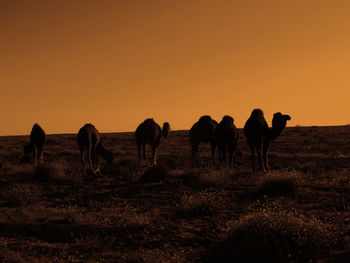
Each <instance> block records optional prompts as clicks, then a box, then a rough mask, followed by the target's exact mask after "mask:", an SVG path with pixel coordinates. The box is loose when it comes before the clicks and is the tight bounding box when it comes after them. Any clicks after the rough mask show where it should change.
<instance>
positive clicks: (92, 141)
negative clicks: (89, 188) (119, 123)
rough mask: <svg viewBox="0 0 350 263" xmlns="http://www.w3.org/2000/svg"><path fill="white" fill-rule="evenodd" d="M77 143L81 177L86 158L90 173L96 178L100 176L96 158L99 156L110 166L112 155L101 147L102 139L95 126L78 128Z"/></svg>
mask: <svg viewBox="0 0 350 263" xmlns="http://www.w3.org/2000/svg"><path fill="white" fill-rule="evenodd" d="M77 142H78V146H79V149H80V155H81V163H82V167H83V176H85V175H86V171H85V160H86V158H87V160H86V161H87V162H88V163H89V166H90V170H91V171H92V173H93V174H94V175H96V176H102V173H101V171H100V166H99V158H98V157H99V156H101V157H102V158H103V159H104V160H105V161H106V162H107V163H108V164H111V163H112V162H113V154H112V153H111V152H109V151H108V150H106V149H105V148H104V147H103V145H102V139H101V137H100V134H99V132H98V130H97V129H96V128H95V126H94V125H92V124H90V123H88V124H85V125H84V126H83V127H82V128H80V130H79V132H78V135H77ZM85 154H86V156H85Z"/></svg>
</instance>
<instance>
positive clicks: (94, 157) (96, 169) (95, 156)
mask: <svg viewBox="0 0 350 263" xmlns="http://www.w3.org/2000/svg"><path fill="white" fill-rule="evenodd" d="M92 165H93V169H94V174H95V175H96V176H102V174H101V171H100V165H99V160H98V153H97V148H96V147H94V148H93V150H92Z"/></svg>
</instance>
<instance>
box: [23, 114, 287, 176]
mask: <svg viewBox="0 0 350 263" xmlns="http://www.w3.org/2000/svg"><path fill="white" fill-rule="evenodd" d="M290 119H291V117H290V116H289V115H283V114H281V113H280V112H277V113H275V114H274V115H273V119H272V127H271V128H269V126H268V124H267V122H266V120H265V118H264V113H263V111H262V110H260V109H254V110H253V111H252V113H251V115H250V117H249V119H248V120H247V121H246V123H245V125H244V135H245V137H246V139H247V142H248V145H249V148H250V151H251V157H252V158H251V159H252V168H253V170H254V171H256V170H258V171H266V170H268V169H269V166H268V156H267V153H268V148H269V145H270V142H271V141H273V140H275V139H276V138H278V137H279V136H280V135H281V133H282V131H283V129H284V128H285V127H286V125H287V121H288V120H290ZM169 131H170V124H169V123H168V122H165V123H164V124H163V127H162V128H161V127H160V126H159V125H158V124H157V123H156V122H155V121H154V120H153V119H151V118H149V119H146V120H145V121H144V122H142V123H141V124H140V125H139V126H138V127H137V129H136V131H135V139H136V145H137V150H138V164H139V167H140V166H141V151H142V155H143V158H144V161H145V163H146V165H147V166H148V165H149V164H148V161H147V156H146V144H149V145H150V146H151V148H152V159H153V165H156V164H157V152H158V147H159V145H160V143H161V141H162V140H163V139H166V138H167V137H168V135H169ZM189 138H190V143H191V149H192V165H193V166H194V167H197V166H199V162H198V157H197V151H198V147H199V145H200V143H210V146H211V156H212V161H213V162H214V163H215V159H214V155H215V150H216V148H218V152H219V165H220V166H221V165H223V166H224V167H227V165H229V166H230V167H233V166H235V165H236V156H237V155H240V154H241V153H240V151H239V149H238V147H237V144H238V132H237V128H236V126H235V124H234V119H233V118H232V117H231V116H228V115H226V116H224V117H223V118H222V120H221V122H220V123H218V122H216V121H215V120H213V119H212V118H211V117H210V116H209V115H204V116H202V117H200V119H199V120H198V121H197V122H196V123H194V124H193V126H192V127H191V129H190V131H189ZM45 141H46V134H45V132H44V130H43V129H42V128H41V127H40V126H39V125H38V124H34V126H33V128H32V131H31V133H30V142H29V143H28V144H26V145H24V147H23V157H22V158H21V161H22V162H28V161H29V160H30V155H31V154H33V153H34V165H35V166H41V165H42V164H43V162H44V159H43V147H44V145H45ZM77 143H78V146H79V150H80V154H81V162H82V170H83V175H84V176H85V175H86V169H85V163H86V162H88V164H89V168H90V170H91V171H92V173H93V174H94V175H96V176H102V174H101V171H100V168H99V157H102V158H103V159H104V160H105V161H106V162H107V163H109V164H111V163H112V162H113V155H112V153H111V152H109V151H108V150H106V149H105V148H104V147H103V144H102V139H101V137H100V134H99V132H98V130H97V129H96V128H95V127H94V126H93V125H92V124H85V125H84V126H83V127H82V128H81V129H80V130H79V132H78V135H77ZM226 153H228V156H229V160H228V162H227V158H226Z"/></svg>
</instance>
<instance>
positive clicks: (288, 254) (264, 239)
mask: <svg viewBox="0 0 350 263" xmlns="http://www.w3.org/2000/svg"><path fill="white" fill-rule="evenodd" d="M222 238H223V240H224V242H223V243H225V245H224V246H225V247H226V253H225V255H220V257H222V256H223V258H224V257H225V258H226V259H223V258H222V260H223V261H226V260H227V261H226V262H265V261H269V262H286V261H297V262H299V261H303V262H305V261H308V260H315V259H317V258H320V257H322V255H325V254H327V252H329V251H330V249H332V248H334V247H337V245H339V244H340V243H342V238H343V237H342V234H341V233H337V232H336V231H334V229H332V228H331V227H330V226H329V225H327V224H325V223H323V222H322V221H321V220H319V219H317V218H316V217H313V216H306V215H304V214H301V213H299V212H298V211H297V210H295V209H293V208H289V209H288V210H286V209H285V208H284V207H281V206H277V207H273V206H272V207H271V204H270V207H263V208H262V209H259V210H258V211H255V212H252V213H249V214H247V215H245V216H243V217H241V218H240V219H238V220H234V221H230V222H228V223H227V226H226V229H225V230H224V231H223V233H222Z"/></svg>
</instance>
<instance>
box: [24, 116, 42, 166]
mask: <svg viewBox="0 0 350 263" xmlns="http://www.w3.org/2000/svg"><path fill="white" fill-rule="evenodd" d="M45 141H46V134H45V132H44V130H43V129H42V128H41V127H40V126H39V124H37V123H35V124H34V125H33V128H32V131H31V132H30V142H29V143H28V144H26V145H24V146H23V157H22V158H21V162H30V160H31V155H32V153H33V152H34V155H35V156H34V166H35V167H37V166H41V165H43V164H44V156H43V148H44V145H45Z"/></svg>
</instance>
